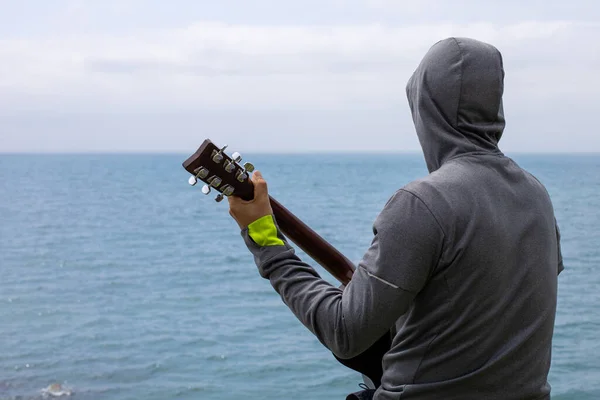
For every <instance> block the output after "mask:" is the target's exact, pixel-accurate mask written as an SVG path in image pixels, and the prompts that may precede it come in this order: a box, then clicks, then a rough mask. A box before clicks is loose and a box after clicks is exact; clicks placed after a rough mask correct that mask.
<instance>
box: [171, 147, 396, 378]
mask: <svg viewBox="0 0 600 400" xmlns="http://www.w3.org/2000/svg"><path fill="white" fill-rule="evenodd" d="M226 148H227V146H224V147H221V148H219V147H217V146H216V145H215V144H214V143H213V142H211V141H210V140H209V139H206V140H205V141H204V142H203V143H202V145H201V146H200V147H199V148H198V150H197V151H196V152H195V153H194V154H192V155H191V156H190V157H189V158H188V159H187V160H185V161H184V162H183V168H185V170H186V171H188V172H189V173H190V174H191V175H192V176H191V177H190V179H189V183H190V185H192V186H194V185H196V184H197V182H198V180H200V181H202V182H204V183H205V185H204V186H203V187H202V193H204V194H206V195H208V194H210V193H211V192H212V190H215V191H216V192H217V193H218V194H217V197H216V199H215V200H216V201H222V200H223V199H224V198H225V197H226V196H238V197H240V198H242V199H244V200H251V199H252V198H253V197H254V186H253V184H252V181H251V180H250V174H251V173H252V172H253V171H254V165H252V164H251V163H244V164H243V165H240V162H241V160H242V158H241V156H240V155H239V153H233V154H232V155H231V156H229V155H228V154H227V153H225V149H226ZM269 200H270V201H271V207H272V209H273V214H274V217H275V220H276V221H277V225H278V226H279V229H280V230H281V232H282V233H283V235H284V236H285V237H287V238H288V239H290V240H291V241H292V242H294V243H295V244H296V245H297V246H298V247H299V248H301V249H302V250H303V251H304V252H305V253H306V254H308V256H309V257H311V258H312V259H313V260H315V261H316V262H317V263H318V264H319V265H321V266H322V267H323V268H324V269H325V270H327V271H328V272H329V273H330V274H331V275H332V276H333V277H334V278H336V279H337V280H338V281H340V282H341V283H342V284H343V285H344V286H345V285H347V284H348V283H349V282H350V280H351V279H352V274H353V273H354V269H355V266H354V264H353V263H352V262H351V261H350V260H349V259H348V258H346V257H345V256H344V255H343V254H342V253H340V252H339V251H338V250H337V249H335V248H334V247H333V246H332V245H331V244H329V243H328V242H327V241H326V240H325V239H323V238H322V237H321V236H319V234H317V233H316V232H315V231H314V230H312V229H311V228H310V227H309V226H307V225H306V224H305V223H304V222H302V221H301V220H300V219H299V218H298V217H296V216H295V215H294V214H292V212H290V211H289V210H288V209H287V208H285V207H284V206H283V205H282V204H281V203H279V202H278V201H277V200H275V199H274V198H273V197H271V196H269ZM390 345H391V336H390V335H389V334H386V335H384V336H383V337H382V338H381V339H379V340H378V341H377V342H376V343H375V344H373V345H372V346H371V347H370V348H369V349H368V350H366V351H365V352H364V353H362V354H360V355H358V356H356V357H354V358H352V359H347V360H343V359H340V358H338V357H336V359H337V360H338V361H340V362H341V363H342V364H344V365H345V366H347V367H349V368H351V369H353V370H355V371H358V372H360V373H362V374H363V375H366V376H367V377H368V378H369V379H370V380H371V381H372V382H373V383H374V384H375V386H379V385H380V382H381V375H382V374H383V370H382V366H381V358H382V357H383V355H384V354H385V353H386V352H387V350H389V348H390Z"/></svg>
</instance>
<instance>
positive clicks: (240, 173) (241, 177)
mask: <svg viewBox="0 0 600 400" xmlns="http://www.w3.org/2000/svg"><path fill="white" fill-rule="evenodd" d="M235 177H236V179H237V180H238V181H240V182H246V179H248V174H247V173H246V172H244V171H238V173H237V175H236V176H235Z"/></svg>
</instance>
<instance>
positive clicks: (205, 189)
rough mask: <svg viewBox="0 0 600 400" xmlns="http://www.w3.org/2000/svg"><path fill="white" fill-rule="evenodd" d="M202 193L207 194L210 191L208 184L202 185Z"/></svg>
mask: <svg viewBox="0 0 600 400" xmlns="http://www.w3.org/2000/svg"><path fill="white" fill-rule="evenodd" d="M202 193H204V194H209V193H210V186H208V185H204V186H202Z"/></svg>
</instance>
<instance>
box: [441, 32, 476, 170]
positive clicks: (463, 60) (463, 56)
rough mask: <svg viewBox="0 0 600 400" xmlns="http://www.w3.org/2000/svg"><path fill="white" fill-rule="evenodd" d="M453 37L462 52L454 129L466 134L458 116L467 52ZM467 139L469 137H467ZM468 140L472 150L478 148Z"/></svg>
mask: <svg viewBox="0 0 600 400" xmlns="http://www.w3.org/2000/svg"><path fill="white" fill-rule="evenodd" d="M452 39H453V40H454V42H455V43H456V47H458V53H459V54H460V85H459V88H458V104H457V105H456V126H455V127H454V129H456V130H457V131H458V132H460V134H461V135H463V136H464V134H463V133H462V131H461V130H460V126H459V119H458V117H459V114H460V109H461V108H462V107H461V104H462V96H463V77H464V76H465V54H464V51H463V48H462V46H461V45H460V42H459V41H458V39H457V38H455V37H453V38H452ZM465 139H467V138H466V137H465ZM467 142H468V143H469V145H470V146H471V147H472V150H471V151H477V150H478V147H479V146H477V145H476V144H475V143H472V142H471V141H470V140H469V139H467ZM446 161H447V160H446Z"/></svg>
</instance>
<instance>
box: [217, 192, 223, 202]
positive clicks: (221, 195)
mask: <svg viewBox="0 0 600 400" xmlns="http://www.w3.org/2000/svg"><path fill="white" fill-rule="evenodd" d="M223 198H224V196H223V194H222V193H219V194H218V195H217V197H216V198H215V201H216V202H217V203H220V202H221V201H223Z"/></svg>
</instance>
